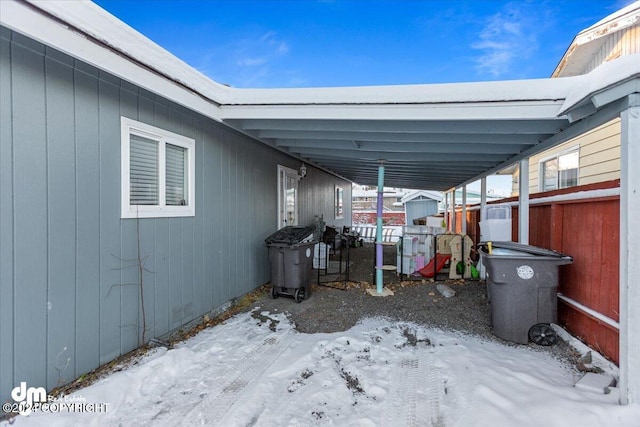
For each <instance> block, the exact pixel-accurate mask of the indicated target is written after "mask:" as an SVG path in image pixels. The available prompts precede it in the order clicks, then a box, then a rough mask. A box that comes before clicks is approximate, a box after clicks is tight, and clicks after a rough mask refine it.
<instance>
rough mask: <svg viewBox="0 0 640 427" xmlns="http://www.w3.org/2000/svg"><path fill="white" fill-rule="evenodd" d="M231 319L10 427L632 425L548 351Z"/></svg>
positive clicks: (369, 329)
mask: <svg viewBox="0 0 640 427" xmlns="http://www.w3.org/2000/svg"><path fill="white" fill-rule="evenodd" d="M257 317H260V319H261V320H258V319H256V318H254V317H252V315H251V313H246V314H241V315H237V316H235V317H233V318H231V319H229V320H228V321H227V322H226V323H224V324H221V325H219V326H216V327H214V328H212V329H208V330H204V331H203V332H201V333H200V334H199V335H197V336H195V337H193V338H192V339H190V340H188V341H185V342H184V343H182V344H180V345H178V346H177V347H176V348H174V349H171V350H165V351H162V350H156V351H155V352H153V353H152V354H151V355H150V356H149V357H146V358H144V359H142V360H141V361H139V362H138V363H137V364H136V365H134V366H131V367H129V368H128V369H126V370H123V371H122V372H118V373H115V374H113V375H111V376H109V377H107V378H105V379H103V380H101V381H99V382H98V383H95V384H93V385H91V386H89V387H87V388H85V389H82V390H79V391H78V392H77V393H76V395H77V396H81V398H82V399H85V400H86V402H95V403H108V405H109V406H108V411H107V412H106V413H100V414H93V413H55V414H44V413H40V412H38V413H33V414H31V415H30V416H28V417H24V416H20V417H18V418H16V419H15V423H14V425H16V426H47V427H54V426H68V425H87V426H90V425H94V426H98V425H134V426H135V425H154V426H174V425H220V426H246V425H255V426H275V425H277V426H308V425H360V426H377V425H394V426H403V425H433V426H441V425H446V426H449V427H454V426H460V427H471V426H489V425H490V426H493V427H512V426H514V425H517V426H519V427H526V426H540V425H544V426H545V427H554V426H558V427H565V426H567V425H580V426H582V427H600V426H602V427H604V426H612V425H615V426H618V427H631V426H637V420H638V419H640V405H637V404H634V405H628V406H620V405H618V391H617V389H615V388H611V393H609V394H597V393H593V392H590V391H585V390H580V389H579V388H576V387H574V384H575V382H576V372H575V371H574V370H572V369H571V368H570V367H569V366H567V365H565V364H563V363H562V362H561V361H559V360H557V359H555V358H553V357H552V356H551V355H550V354H548V353H544V352H538V351H534V350H533V349H531V348H529V347H527V346H513V345H503V344H500V343H496V342H492V341H486V340H484V339H481V338H478V337H473V336H467V335H462V334H455V333H451V332H443V331H440V330H437V329H431V328H426V327H422V326H418V325H415V324H412V323H402V322H392V321H390V320H387V319H379V318H378V319H368V320H365V321H362V322H360V323H359V324H358V325H356V326H355V327H353V328H352V329H350V330H348V331H345V332H341V333H332V334H300V333H297V332H296V331H295V330H294V328H293V326H292V325H291V323H289V321H288V320H287V318H286V317H285V316H284V315H283V314H273V313H268V312H262V313H260V315H259V316H257ZM7 425H8V423H6V422H5V423H2V426H3V427H4V426H7Z"/></svg>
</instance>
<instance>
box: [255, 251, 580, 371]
mask: <svg viewBox="0 0 640 427" xmlns="http://www.w3.org/2000/svg"><path fill="white" fill-rule="evenodd" d="M350 258H351V260H352V263H351V267H350V277H349V279H350V281H349V282H347V286H346V287H345V286H344V282H343V281H339V282H330V283H325V286H319V285H317V284H316V280H317V276H316V272H317V270H313V272H314V277H313V283H314V284H313V285H312V286H311V291H312V293H311V295H310V296H309V297H308V298H307V299H306V300H304V301H302V302H301V303H299V304H298V303H296V302H295V301H294V300H293V299H292V298H290V297H286V296H280V297H279V298H277V299H272V298H270V296H269V292H268V291H269V290H270V287H266V290H265V292H264V295H263V296H262V298H261V299H259V300H258V301H256V302H255V304H254V307H260V309H261V310H264V311H270V312H284V313H286V314H287V316H288V317H289V318H290V319H291V321H292V322H293V323H294V324H295V327H296V329H297V330H298V331H299V332H302V333H310V334H312V333H323V332H340V331H345V330H348V329H349V328H351V327H352V326H354V325H355V324H356V323H357V322H358V321H359V320H360V319H363V318H366V317H386V318H389V320H390V321H408V322H414V323H417V324H420V325H425V326H429V327H435V328H440V329H443V330H451V331H460V332H464V333H468V334H473V335H477V336H481V337H483V338H486V339H489V340H494V341H499V342H503V343H505V344H507V345H516V346H517V345H520V344H513V343H510V342H507V341H503V340H501V339H499V338H497V337H495V336H494V335H493V334H492V333H491V326H490V320H489V305H488V303H487V298H486V285H485V283H484V282H483V281H471V280H448V275H447V274H444V275H439V276H438V278H437V279H438V281H431V280H428V279H416V280H407V279H406V278H405V280H401V278H399V277H398V276H397V275H396V274H395V272H385V287H387V288H389V289H391V290H393V291H394V295H393V296H389V297H374V296H371V295H370V294H369V293H368V292H366V288H375V285H373V282H374V280H373V258H374V250H373V247H372V245H371V244H365V246H364V247H358V248H354V249H351V253H350ZM331 259H336V260H337V259H338V258H337V257H335V258H334V257H332V258H331ZM391 260H393V261H394V263H395V248H394V247H387V248H386V252H385V262H386V263H390V261H391ZM330 278H331V277H330V276H329V277H322V278H321V282H324V281H327V280H329V279H330ZM437 284H447V285H448V286H450V287H451V288H452V289H454V290H455V291H456V295H455V296H454V297H452V298H445V297H443V296H442V295H441V294H440V293H439V292H438V290H437V289H436V285H437ZM326 285H329V286H335V287H339V288H345V289H346V290H342V289H336V288H332V287H328V286H326ZM528 346H529V347H532V348H535V349H538V350H542V351H548V352H550V353H552V354H554V355H556V356H557V357H559V358H561V359H564V360H565V361H567V362H569V363H571V364H575V363H576V359H577V356H578V355H577V354H576V352H575V351H574V350H573V349H572V348H571V347H570V346H568V345H567V344H566V343H564V341H562V340H560V339H559V340H558V343H556V344H555V345H554V346H551V347H544V346H539V345H536V344H533V343H530V344H528Z"/></svg>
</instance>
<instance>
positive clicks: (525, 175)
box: [518, 157, 529, 245]
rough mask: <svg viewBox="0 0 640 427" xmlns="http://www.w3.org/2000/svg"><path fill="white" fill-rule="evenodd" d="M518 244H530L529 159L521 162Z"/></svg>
mask: <svg viewBox="0 0 640 427" xmlns="http://www.w3.org/2000/svg"><path fill="white" fill-rule="evenodd" d="M518 190H519V196H518V242H520V243H522V244H525V245H528V244H529V158H528V157H527V158H526V159H522V160H520V183H519V188H518Z"/></svg>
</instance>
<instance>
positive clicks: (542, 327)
mask: <svg viewBox="0 0 640 427" xmlns="http://www.w3.org/2000/svg"><path fill="white" fill-rule="evenodd" d="M529 339H530V340H531V341H533V342H534V343H536V344H538V345H545V346H549V345H554V344H555V343H556V341H558V335H556V333H555V332H554V331H553V329H552V328H551V326H549V325H548V324H546V323H538V324H536V325H533V326H532V327H531V329H529Z"/></svg>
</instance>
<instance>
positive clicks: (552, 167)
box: [540, 148, 580, 191]
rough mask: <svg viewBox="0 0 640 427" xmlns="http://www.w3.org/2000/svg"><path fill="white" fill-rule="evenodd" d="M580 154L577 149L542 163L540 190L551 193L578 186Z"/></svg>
mask: <svg viewBox="0 0 640 427" xmlns="http://www.w3.org/2000/svg"><path fill="white" fill-rule="evenodd" d="M579 163H580V153H579V151H578V149H577V148H575V149H572V150H571V151H565V152H563V153H559V154H558V155H556V156H554V157H551V158H547V159H545V160H543V161H541V162H540V190H541V191H550V190H557V189H559V188H568V187H575V186H576V185H578V167H579Z"/></svg>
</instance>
